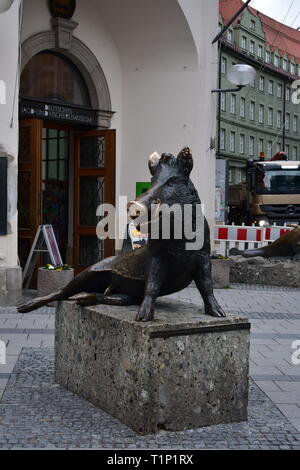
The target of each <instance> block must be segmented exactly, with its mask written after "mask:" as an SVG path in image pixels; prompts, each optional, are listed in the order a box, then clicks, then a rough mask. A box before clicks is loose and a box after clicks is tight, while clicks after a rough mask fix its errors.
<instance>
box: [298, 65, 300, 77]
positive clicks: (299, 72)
mask: <svg viewBox="0 0 300 470" xmlns="http://www.w3.org/2000/svg"><path fill="white" fill-rule="evenodd" d="M298 77H300V65H299V66H298Z"/></svg>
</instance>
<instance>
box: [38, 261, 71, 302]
mask: <svg viewBox="0 0 300 470" xmlns="http://www.w3.org/2000/svg"><path fill="white" fill-rule="evenodd" d="M73 277H74V269H73V268H71V267H70V266H69V265H68V264H62V265H60V266H55V265H53V264H46V266H43V267H41V268H39V269H38V279H37V294H38V297H43V296H45V295H48V294H51V293H52V292H55V291H57V290H60V289H61V288H62V287H64V286H66V285H67V284H68V283H69V282H70V281H71V280H72V279H73Z"/></svg>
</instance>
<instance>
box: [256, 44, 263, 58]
mask: <svg viewBox="0 0 300 470" xmlns="http://www.w3.org/2000/svg"><path fill="white" fill-rule="evenodd" d="M257 55H258V57H259V58H260V59H262V56H263V47H262V46H258V49H257Z"/></svg>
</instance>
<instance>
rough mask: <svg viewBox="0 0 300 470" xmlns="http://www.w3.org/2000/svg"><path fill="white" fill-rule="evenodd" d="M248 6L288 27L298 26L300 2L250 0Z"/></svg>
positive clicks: (291, 0)
mask: <svg viewBox="0 0 300 470" xmlns="http://www.w3.org/2000/svg"><path fill="white" fill-rule="evenodd" d="M243 1H245V0H243ZM250 6H251V7H253V8H257V10H259V11H261V12H262V13H264V14H265V15H268V16H271V18H274V19H275V20H277V21H280V22H281V23H285V24H286V25H288V26H292V27H293V28H296V29H297V27H298V26H300V0H294V1H293V0H252V2H251V3H250ZM290 7H291V8H290ZM289 9H290V10H289ZM288 10H289V13H288ZM287 13H288V14H287ZM286 15H287V16H286ZM285 17H286V19H285V20H284V18H285Z"/></svg>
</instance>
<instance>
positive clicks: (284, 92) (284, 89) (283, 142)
mask: <svg viewBox="0 0 300 470" xmlns="http://www.w3.org/2000/svg"><path fill="white" fill-rule="evenodd" d="M285 115H286V82H284V85H283V122H284V124H283V128H282V150H283V152H285V126H286V116H285Z"/></svg>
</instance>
